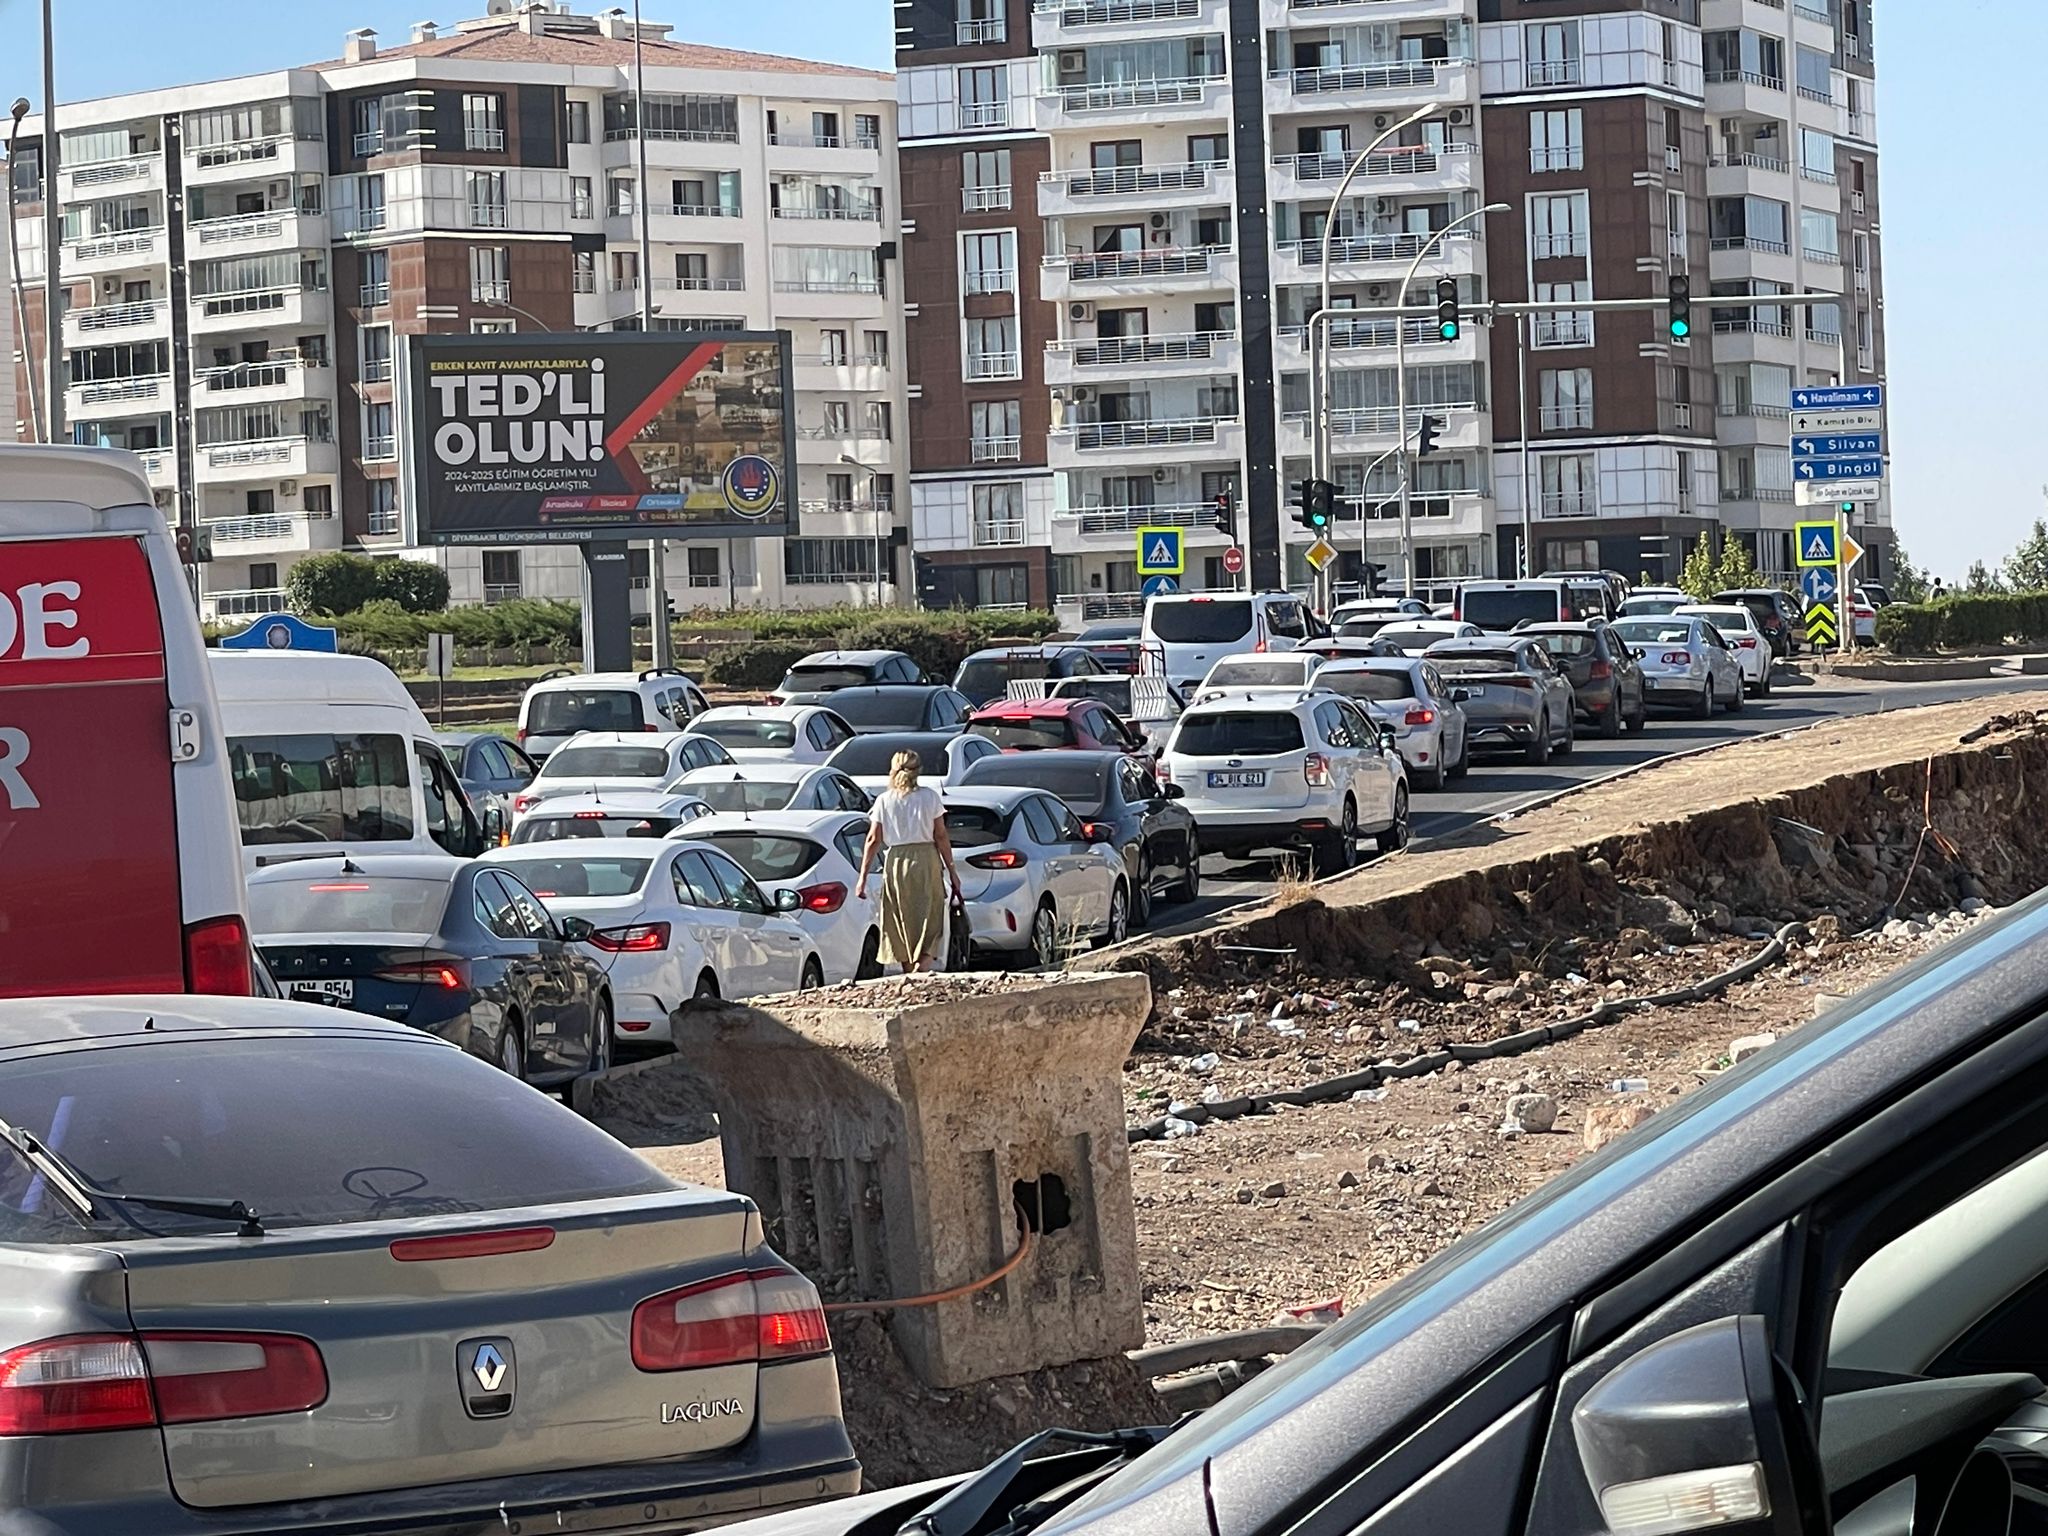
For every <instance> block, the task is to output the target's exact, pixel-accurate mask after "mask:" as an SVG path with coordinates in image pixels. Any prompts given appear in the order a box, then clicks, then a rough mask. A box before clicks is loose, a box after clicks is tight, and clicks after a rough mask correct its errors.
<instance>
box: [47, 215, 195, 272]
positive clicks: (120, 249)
mask: <svg viewBox="0 0 2048 1536" xmlns="http://www.w3.org/2000/svg"><path fill="white" fill-rule="evenodd" d="M169 250H170V247H169V244H168V242H167V241H166V239H165V233H164V227H163V225H161V224H158V225H155V226H153V227H151V228H149V229H126V230H120V231H118V232H116V233H114V234H107V235H94V236H91V237H90V238H87V239H84V240H66V241H65V242H64V256H63V263H64V265H63V272H64V275H65V276H66V277H85V276H88V275H90V274H93V273H99V272H132V271H135V270H136V269H137V268H139V267H160V266H163V265H164V263H165V262H166V261H168V260H169Z"/></svg>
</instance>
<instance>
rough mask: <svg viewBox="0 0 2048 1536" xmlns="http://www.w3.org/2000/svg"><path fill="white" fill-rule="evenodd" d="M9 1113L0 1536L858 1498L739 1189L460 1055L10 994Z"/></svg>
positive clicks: (195, 1007)
mask: <svg viewBox="0 0 2048 1536" xmlns="http://www.w3.org/2000/svg"><path fill="white" fill-rule="evenodd" d="M0 1122H4V1124H0V1509H4V1510H7V1511H9V1512H10V1516H11V1518H10V1519H9V1520H8V1521H7V1522H6V1524H7V1526H8V1528H9V1529H17V1528H18V1529H22V1530H35V1531H50V1532H56V1531H64V1532H92V1533H104V1536H114V1533H120V1532H137V1533H140V1532H169V1531H178V1532H184V1533H188V1536H206V1533H209V1532H220V1533H227V1532H234V1533H236V1536H282V1533H284V1532H291V1533H293V1536H317V1533H319V1532H323V1531H334V1532H342V1531H346V1532H351V1533H354V1532H363V1531H369V1530H376V1531H386V1532H400V1531H421V1532H423V1531H436V1532H452V1531H499V1530H533V1531H539V1530H554V1529H556V1528H557V1524H558V1521H559V1519H560V1517H561V1516H562V1514H563V1512H565V1511H573V1512H574V1514H575V1518H576V1521H577V1524H578V1525H579V1527H581V1528H583V1529H602V1530H605V1531H657V1530H659V1531H673V1530H677V1529H681V1528H688V1529H697V1528H699V1525H700V1523H704V1522H705V1519H706V1517H707V1516H708V1517H712V1518H711V1520H710V1522H709V1523H716V1522H717V1518H718V1517H723V1518H726V1519H731V1518H735V1517H739V1516H743V1515H745V1514H750V1513H752V1512H754V1511H755V1510H757V1509H759V1508H762V1507H764V1506H765V1507H774V1506H788V1505H792V1504H796V1503H802V1502H805V1501H809V1500H814V1499H817V1498H819V1497H820V1496H825V1495H830V1494H834V1493H848V1492H852V1491H853V1490H854V1488H855V1487H856V1486H857V1484H858V1480H859V1470H858V1467H857V1464H856V1463H855V1460H854V1456H853V1450H852V1447H851V1445H850V1444H849V1443H848V1441H847V1437H846V1432H845V1428H844V1425H843V1423H842V1421H841V1419H840V1411H839V1381H838V1373H837V1370H836V1368H835V1365H834V1362H833V1358H832V1352H831V1348H832V1347H831V1339H830V1336H829V1334H828V1333H827V1331H826V1327H825V1317H824V1313H823V1310H822V1309H821V1307H820V1305H819V1299H818V1293H817V1291H816V1290H815V1289H814V1288H813V1287H812V1285H811V1283H810V1282H809V1281H808V1280H806V1279H804V1278H803V1277H802V1276H801V1275H799V1274H797V1273H796V1272H795V1271H794V1270H792V1269H791V1268H790V1267H789V1266H788V1265H787V1264H785V1263H784V1262H783V1261H782V1259H781V1258H779V1257H778V1256H777V1255H776V1254H775V1253H774V1252H773V1251H772V1250H771V1249H769V1248H768V1246H767V1244H766V1242H765V1240H764V1236H763V1230H762V1223H761V1216H760V1213H759V1212H758V1211H757V1210H756V1209H755V1207H754V1205H753V1203H752V1202H751V1201H749V1200H747V1199H745V1198H743V1197H741V1196H738V1195H732V1194H728V1193H725V1192H724V1191H720V1190H709V1189H700V1188H690V1187H685V1186H681V1185H677V1184H675V1183H673V1182H672V1181H671V1180H669V1179H668V1178H666V1177H664V1176H663V1175H661V1174H659V1173H657V1172H655V1170H654V1169H653V1168H651V1167H650V1166H649V1165H648V1164H647V1163H645V1162H643V1161H641V1159H640V1158H639V1157H637V1156H635V1155H634V1154H633V1153H632V1152H630V1151H628V1150H627V1149H626V1148H624V1147H622V1146H620V1145H619V1143H617V1142H616V1141H614V1140H612V1138H611V1137H609V1136H607V1135H606V1134H604V1132H602V1131H600V1130H598V1129H597V1128H596V1127H595V1126H592V1125H590V1124H589V1123H588V1122H586V1121H584V1120H582V1119H580V1118H579V1117H578V1116H576V1115H574V1114H572V1113H571V1112H570V1111H569V1110H567V1109H565V1108H564V1107H562V1106H561V1105H559V1104H557V1103H555V1102H554V1101H552V1100H551V1099H549V1098H548V1097H546V1096H545V1095H543V1094H541V1093H539V1092H536V1091H535V1090H534V1089H532V1088H529V1087H527V1086H526V1085H525V1084H523V1083H520V1082H517V1081H515V1080H514V1079H512V1078H510V1077H508V1076H506V1075H505V1074H504V1073H502V1072H499V1071H498V1070H497V1069H496V1068H494V1067H492V1066H491V1065H490V1064H489V1063H487V1062H483V1061H480V1060H478V1059H476V1058H475V1057H473V1056H470V1055H468V1054H466V1053H464V1052H463V1051H460V1050H458V1049H456V1048H455V1047H453V1046H451V1045H449V1044H447V1043H446V1042H444V1041H441V1040H437V1039H434V1038H432V1037H431V1036H428V1035H424V1034H421V1033H419V1032H418V1031H416V1030H412V1029H408V1028H406V1027H405V1026H404V1025H402V1024H388V1023H384V1022H382V1021H380V1020H376V1019H370V1018H363V1017H359V1016H355V1015H351V1014H345V1013H336V1012H333V1011H330V1010H327V1009H316V1008H312V1007H308V1006H306V1005H303V1004H298V1003H280V1002H271V1001H268V1000H263V999H246V998H245V999H234V998H212V997H209V998H200V997H149V998H139V997H121V998H84V999H80V998H65V999H43V1000H21V1001H10V1002H0ZM600 1429H601V1431H602V1432H601V1433H600V1432H598V1431H599V1430H600ZM685 1515H687V1517H688V1518H687V1520H685V1518H684V1516H685ZM24 1521H25V1523H21V1522H24Z"/></svg>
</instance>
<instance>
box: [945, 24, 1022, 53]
mask: <svg viewBox="0 0 2048 1536" xmlns="http://www.w3.org/2000/svg"><path fill="white" fill-rule="evenodd" d="M1009 37H1010V28H1009V23H1008V22H1007V21H1005V20H1004V19H1003V18H1002V17H1000V16H991V17H987V18H985V19H983V20H981V21H960V22H955V23H954V24H953V41H954V42H955V43H957V44H958V45H959V46H960V47H962V48H981V47H985V46H987V45H988V44H990V43H1002V42H1008V41H1009Z"/></svg>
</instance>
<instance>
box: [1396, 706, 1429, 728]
mask: <svg viewBox="0 0 2048 1536" xmlns="http://www.w3.org/2000/svg"><path fill="white" fill-rule="evenodd" d="M1401 723H1402V724H1403V725H1433V724H1435V723H1436V711H1435V710H1433V709H1411V710H1409V711H1408V713H1407V715H1406V717H1405V718H1404V719H1403V720H1402V721H1401Z"/></svg>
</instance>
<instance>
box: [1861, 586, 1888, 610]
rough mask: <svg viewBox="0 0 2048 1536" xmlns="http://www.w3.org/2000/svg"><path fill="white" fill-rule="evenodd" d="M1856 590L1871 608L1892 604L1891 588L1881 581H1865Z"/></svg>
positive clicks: (1885, 606) (1886, 606)
mask: <svg viewBox="0 0 2048 1536" xmlns="http://www.w3.org/2000/svg"><path fill="white" fill-rule="evenodd" d="M1856 590H1857V591H1858V592H1860V593H1861V594H1862V595H1863V597H1864V598H1865V600H1867V601H1868V602H1869V603H1870V605H1871V606H1872V607H1873V608H1889V607H1891V605H1892V589H1891V588H1890V587H1887V586H1885V585H1883V584H1882V583H1881V582H1875V581H1866V582H1864V583H1863V584H1862V585H1861V586H1860V587H1858V588H1857V589H1856Z"/></svg>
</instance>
